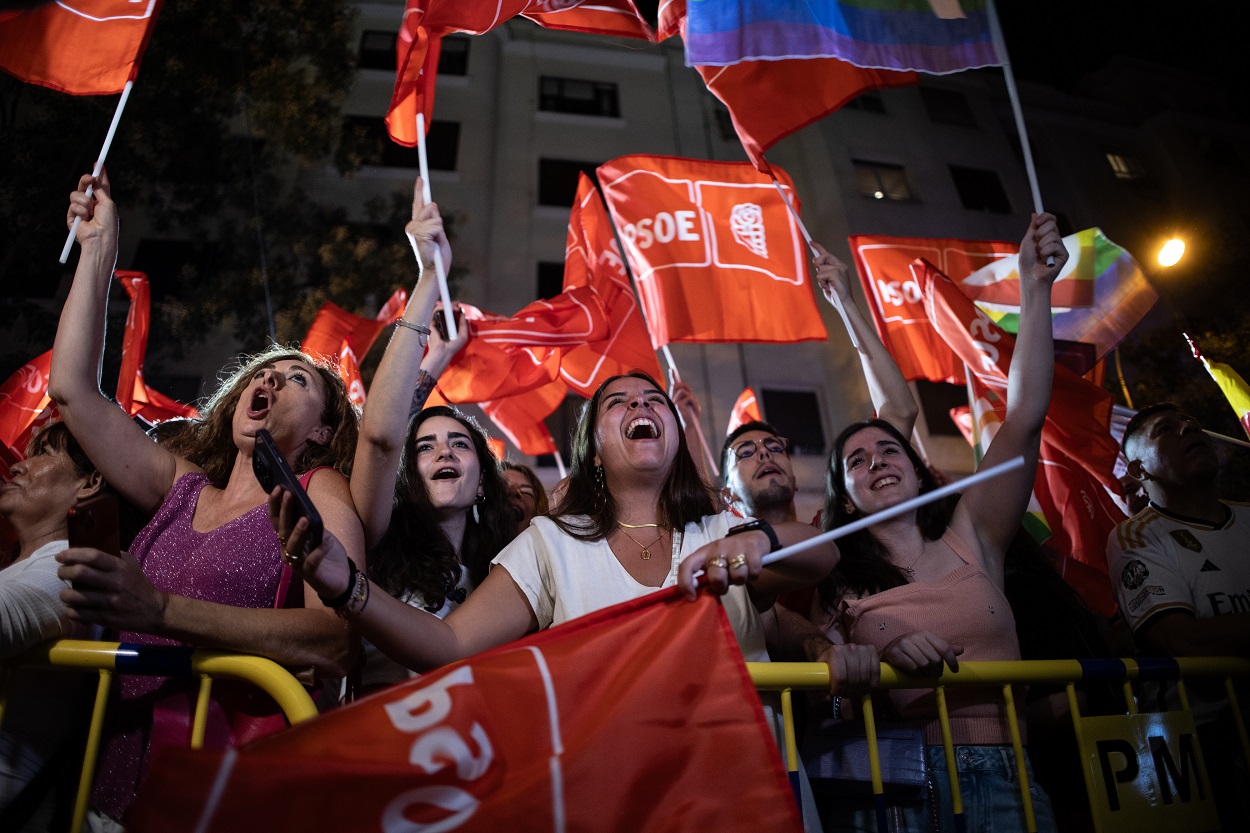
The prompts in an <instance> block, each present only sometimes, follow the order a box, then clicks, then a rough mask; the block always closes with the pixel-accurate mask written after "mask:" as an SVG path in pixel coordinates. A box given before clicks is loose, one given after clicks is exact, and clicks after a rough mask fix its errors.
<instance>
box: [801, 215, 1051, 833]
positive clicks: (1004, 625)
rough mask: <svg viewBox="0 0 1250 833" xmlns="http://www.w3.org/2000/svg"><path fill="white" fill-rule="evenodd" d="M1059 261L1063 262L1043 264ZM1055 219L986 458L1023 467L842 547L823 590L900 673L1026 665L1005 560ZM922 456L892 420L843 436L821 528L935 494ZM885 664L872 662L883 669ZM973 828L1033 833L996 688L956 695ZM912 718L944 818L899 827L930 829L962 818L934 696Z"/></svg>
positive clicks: (902, 697)
mask: <svg viewBox="0 0 1250 833" xmlns="http://www.w3.org/2000/svg"><path fill="white" fill-rule="evenodd" d="M1048 257H1051V258H1053V259H1054V260H1053V265H1051V266H1048V265H1047V264H1046V260H1047V258H1048ZM1067 259H1068V255H1067V251H1066V250H1065V248H1064V246H1063V241H1062V239H1061V238H1060V235H1059V231H1058V228H1057V226H1056V224H1055V218H1054V217H1053V216H1051V215H1049V214H1040V215H1034V216H1033V219H1032V222H1031V223H1030V225H1029V230H1028V232H1027V233H1026V234H1025V237H1024V240H1023V241H1022V242H1021V244H1020V264H1019V269H1020V295H1021V298H1020V329H1019V334H1018V336H1017V339H1016V349H1015V351H1014V353H1013V355H1012V359H1011V369H1010V374H1009V381H1008V386H1007V416H1006V418H1005V419H1004V421H1003V424H1002V426H1001V428H1000V429H999V431H998V433H997V435H996V436H995V437H994V442H993V444H992V445H991V446H990V448H989V450H988V451H987V452H986V455H985V458H984V460H983V463H984V465H986V466H992V465H995V464H997V463H1001V462H1004V461H1006V460H1009V459H1011V458H1013V457H1016V456H1019V455H1023V456H1024V458H1025V461H1026V465H1025V466H1024V467H1023V468H1020V469H1017V470H1015V471H1013V472H1010V473H1008V474H1005V475H1002V476H1000V477H997V478H995V479H993V480H991V481H989V482H987V483H984V484H981V485H980V486H976V487H973V488H970V489H969V490H968V491H967V492H966V493H965V494H964V496H963V497H962V499H961V500H960V501H959V503H958V505H957V506H956V507H955V509H954V511H953V512H951V513H948V512H946V511H945V510H944V508H943V507H941V506H936V505H930V506H929V507H926V508H924V509H921V510H919V511H917V512H913V513H910V514H906V515H903V516H901V517H899V518H896V519H894V520H892V521H887V522H884V523H881V524H878V525H876V526H873V527H871V528H870V529H868V530H865V531H863V532H860V533H858V534H854V535H849V536H847V537H846V538H843V539H841V540H840V541H839V542H838V544H839V549H840V550H841V553H842V558H841V560H840V562H839V564H838V567H837V569H836V570H835V571H834V572H833V573H832V574H831V575H830V577H829V578H828V579H826V581H825V582H824V583H823V584H822V586H821V603H822V605H823V606H824V608H825V610H826V611H827V612H828V614H829V617H830V620H831V624H832V626H833V628H832V629H831V630H833V629H836V632H835V634H834V635H835V637H836V636H841V637H842V639H844V640H845V641H847V642H850V643H853V644H858V645H869V646H872V647H873V648H875V649H876V651H877V653H878V654H879V656H880V658H881V660H883V661H885V662H888V663H890V664H891V665H893V666H894V667H895V668H897V669H899V670H901V671H908V672H911V673H916V674H925V675H936V674H939V673H941V671H942V667H943V665H948V666H949V667H950V669H951V670H952V671H956V670H958V668H959V658H960V657H963V658H964V659H967V660H1014V659H1019V658H1020V650H1019V645H1018V644H1017V641H1016V634H1015V620H1014V618H1013V617H1012V613H1011V608H1010V606H1009V605H1008V604H1007V599H1006V597H1005V596H1003V592H1002V591H1003V559H1004V553H1005V552H1006V549H1007V545H1008V544H1009V543H1010V542H1011V539H1012V537H1013V536H1014V535H1015V533H1016V531H1017V530H1018V529H1019V527H1020V521H1021V518H1022V517H1023V516H1024V511H1025V508H1026V506H1027V504H1028V499H1029V493H1030V490H1031V488H1032V486H1033V477H1034V472H1035V469H1036V466H1037V457H1038V443H1039V440H1040V438H1041V431H1042V424H1043V422H1044V420H1045V417H1046V409H1047V406H1048V404H1049V401H1050V386H1051V377H1052V375H1053V372H1054V359H1053V356H1054V347H1053V343H1052V338H1051V326H1050V294H1051V285H1052V284H1053V282H1054V280H1055V278H1056V277H1057V276H1058V275H1059V272H1060V270H1061V269H1062V268H1063V265H1064V263H1065V262H1066V261H1067ZM936 485H937V484H936V483H935V482H934V479H933V476H932V475H931V474H930V473H929V471H928V469H927V468H926V467H925V464H924V462H923V461H922V460H921V459H920V456H919V455H918V454H917V453H916V452H915V450H914V449H913V448H912V447H911V445H910V444H909V443H908V442H907V440H906V439H905V438H904V437H903V436H902V435H901V434H900V433H899V432H898V430H897V429H895V428H894V427H893V426H892V425H891V424H890V423H888V422H885V421H882V420H871V421H868V422H863V423H858V424H855V425H852V426H851V427H849V428H847V429H846V430H845V431H843V432H842V434H841V435H840V436H839V437H838V439H837V440H836V441H835V444H834V450H833V455H832V458H831V460H830V469H829V477H828V488H827V490H826V499H825V510H824V515H823V518H824V525H825V528H826V529H833V528H836V527H838V526H841V525H842V524H845V523H849V522H850V521H852V520H854V519H856V518H859V517H863V516H866V515H871V514H872V513H874V512H877V511H880V510H882V509H887V508H889V507H891V506H895V505H897V504H898V503H901V502H902V501H905V500H908V499H910V498H913V497H915V496H916V495H918V494H921V493H924V492H927V491H930V490H932V489H934V488H935V487H936ZM873 665H874V666H875V663H874V664H873ZM947 697H948V705H949V707H950V716H951V729H952V733H953V735H954V741H955V744H956V760H957V761H958V763H959V770H960V790H961V792H962V795H963V800H964V818H965V820H966V821H967V823H968V829H973V830H994V831H999V830H1023V829H1024V813H1023V810H1022V809H1021V808H1020V797H1019V788H1018V786H1017V784H1016V772H1015V765H1014V760H1013V757H1012V753H1011V748H1010V746H1009V744H1010V736H1009V734H1008V727H1007V726H1006V724H1005V720H1004V715H1003V709H1002V706H1001V705H1000V703H999V699H1000V698H999V697H998V696H997V692H987V691H983V690H978V689H974V690H969V691H967V692H960V691H954V692H950V693H948V695H947ZM891 700H892V703H893V705H894V708H895V709H896V710H897V711H898V713H899V714H900V715H901V716H902V717H903V718H904V719H906V720H909V721H912V722H919V723H923V724H925V734H926V742H927V743H928V744H931V745H930V746H929V747H928V762H929V768H930V772H931V778H930V782H931V786H932V788H933V790H934V791H935V793H936V796H937V810H938V811H937V812H936V813H930V812H926V808H925V807H924V805H923V803H922V802H915V803H913V805H911V806H903V807H902V812H899V813H897V814H896V817H897V820H898V821H899V822H900V826H899V828H898V829H907V830H913V829H915V830H924V829H926V822H927V821H928V819H929V817H930V816H933V817H936V818H937V820H938V823H939V827H940V828H941V829H943V830H944V829H946V828H947V826H950V825H952V824H953V821H952V815H951V807H950V803H951V800H950V793H949V787H948V785H947V777H946V762H945V757H944V755H943V751H942V747H941V746H940V743H941V735H940V731H939V729H938V727H937V723H936V718H937V708H936V704H935V701H934V695H933V692H932V691H931V690H929V689H920V690H904V691H896V692H892V694H891ZM1033 794H1034V797H1035V798H1034V807H1035V810H1036V811H1037V823H1038V829H1039V830H1053V829H1054V821H1053V818H1052V816H1051V814H1050V807H1049V804H1048V802H1047V801H1046V799H1045V796H1044V795H1043V794H1042V793H1041V792H1040V790H1037V789H1036V788H1035V789H1034V792H1033ZM854 804H855V802H853V801H851V802H842V803H841V805H840V808H839V809H838V812H839V815H840V816H841V818H840V819H839V820H838V824H839V825H840V826H839V827H837V828H836V829H865V830H874V829H876V825H875V820H874V819H873V815H872V812H871V808H870V807H868V808H862V809H863V810H865V811H866V812H862V813H861V812H859V808H856V807H854Z"/></svg>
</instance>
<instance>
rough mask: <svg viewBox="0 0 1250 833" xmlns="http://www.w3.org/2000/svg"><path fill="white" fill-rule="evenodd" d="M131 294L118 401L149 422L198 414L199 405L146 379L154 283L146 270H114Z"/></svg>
mask: <svg viewBox="0 0 1250 833" xmlns="http://www.w3.org/2000/svg"><path fill="white" fill-rule="evenodd" d="M113 277H115V278H117V282H118V283H120V284H121V285H122V288H124V289H125V290H126V294H127V295H129V296H130V311H129V312H128V313H126V331H125V335H124V336H123V337H122V365H121V369H120V370H119V371H118V373H117V404H118V405H120V406H121V407H122V409H123V410H124V411H125V412H126V413H128V414H130V415H131V416H137V417H141V418H142V419H143V420H144V421H145V422H147V423H148V424H149V425H155V424H156V423H158V422H164V421H165V420H167V419H179V418H181V417H194V416H196V415H197V414H198V411H196V409H195V408H193V407H192V406H190V405H184V404H182V403H181V402H179V401H177V400H176V399H173V398H171V397H169V396H166V395H165V394H163V393H161V392H160V391H157V390H153V389H152V388H150V387H148V385H147V382H145V381H144V380H143V360H144V359H145V358H146V357H147V354H148V328H149V327H150V326H151V323H152V285H151V284H150V283H149V282H148V276H147V275H146V274H144V273H143V272H131V271H129V270H125V269H118V270H117V271H116V272H114V273H113Z"/></svg>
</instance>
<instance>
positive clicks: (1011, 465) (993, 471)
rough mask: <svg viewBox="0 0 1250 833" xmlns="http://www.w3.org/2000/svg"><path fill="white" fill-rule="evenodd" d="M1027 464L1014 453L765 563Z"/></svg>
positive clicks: (788, 549) (793, 546)
mask: <svg viewBox="0 0 1250 833" xmlns="http://www.w3.org/2000/svg"><path fill="white" fill-rule="evenodd" d="M1023 465H1024V457H1023V456H1020V457H1012V458H1011V459H1010V460H1008V461H1007V462H1005V463H999V464H998V465H997V466H990V467H989V468H988V469H985V470H984V471H979V472H977V473H976V474H973V475H970V476H969V477H965V478H964V479H963V480H960V481H957V482H955V483H951V484H949V485H946V486H943V487H941V488H940V489H934V490H933V491H932V492H925V493H924V494H923V495H919V496H917V497H914V498H912V499H911V500H905V501H903V502H902V503H900V504H899V505H898V506H891V507H890V508H889V509H883V510H881V511H880V512H877V513H875V514H872V515H869V516H868V517H866V518H860V519H859V520H858V521H854V522H852V523H849V524H847V525H846V526H840V527H838V528H837V529H831V530H829V531H828V532H825V533H822V534H820V535H817V536H816V537H815V538H808V539H807V540H806V541H800V542H799V543H797V544H791V545H790V546H788V547H782V548H781V549H779V550H777V551H776V552H773V553H769V554H768V555H766V556H764V564H765V565H768V564H773V563H776V562H778V561H781V560H782V559H784V558H789V557H790V556H792V555H794V554H796V553H800V552H804V551H805V550H809V549H811V548H812V547H818V546H820V545H821V544H827V543H828V542H830V541H835V540H837V539H838V538H843V537H845V536H847V535H850V534H851V533H852V532H859V531H860V530H861V529H867V528H868V527H870V526H875V525H876V524H879V523H881V522H882V521H888V520H890V519H891V518H897V517H898V516H899V515H905V514H907V513H908V512H911V511H914V510H916V509H919V508H920V507H922V506H926V505H928V504H930V503H934V502H936V501H939V500H941V499H942V498H945V497H949V496H951V495H953V494H956V493H957V492H962V491H964V490H965V489H968V488H971V487H972V486H975V485H977V484H978V483H984V482H985V481H986V480H990V479H992V478H995V477H998V476H999V475H1000V474H1006V473H1007V472H1009V471H1014V470H1016V469H1018V468H1020V467H1021V466H1023Z"/></svg>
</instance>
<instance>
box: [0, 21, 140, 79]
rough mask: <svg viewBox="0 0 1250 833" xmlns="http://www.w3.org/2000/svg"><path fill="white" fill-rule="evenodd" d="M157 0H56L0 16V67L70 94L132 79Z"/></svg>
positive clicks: (22, 77) (21, 77)
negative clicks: (55, 0)
mask: <svg viewBox="0 0 1250 833" xmlns="http://www.w3.org/2000/svg"><path fill="white" fill-rule="evenodd" d="M161 2H162V0H57V2H55V3H44V4H42V5H39V6H36V7H34V8H30V9H26V10H23V11H15V12H11V13H7V14H6V15H5V16H4V17H0V69H3V70H4V71H5V72H8V73H9V74H11V75H14V76H16V77H18V78H20V79H21V80H23V81H25V82H27V83H29V84H39V85H40V86H44V87H51V88H52V89H54V90H60V91H61V92H63V93H69V94H71V95H111V94H114V93H119V92H121V91H122V88H123V87H124V86H126V82H127V81H129V80H131V79H133V78H134V75H135V72H136V71H137V70H138V68H139V60H140V59H141V58H142V57H143V50H144V49H146V48H147V45H148V39H149V38H150V37H151V36H152V24H153V23H155V22H156V15H157V14H158V13H159V12H160V8H161Z"/></svg>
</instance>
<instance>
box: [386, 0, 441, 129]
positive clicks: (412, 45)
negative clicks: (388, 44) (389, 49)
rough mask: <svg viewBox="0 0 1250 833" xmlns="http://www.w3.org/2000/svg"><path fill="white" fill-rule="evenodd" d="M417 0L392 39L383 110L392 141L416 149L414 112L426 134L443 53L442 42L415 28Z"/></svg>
mask: <svg viewBox="0 0 1250 833" xmlns="http://www.w3.org/2000/svg"><path fill="white" fill-rule="evenodd" d="M415 2H417V0H409V3H408V8H406V9H404V22H403V23H402V24H400V27H399V37H398V38H396V40H395V66H396V67H397V68H398V69H397V70H396V72H395V90H394V92H392V93H391V103H390V106H388V107H387V108H386V132H387V133H388V134H390V137H391V140H392V141H393V142H395V143H397V144H401V145H404V146H405V147H416V146H417V141H418V137H417V113H424V114H425V129H426V132H429V129H430V122H431V120H432V119H433V118H434V85H435V79H436V78H437V76H438V59H439V56H440V55H441V54H442V51H443V48H442V43H443V39H442V38H441V37H440V36H438V35H431V34H430V33H429V31H428V30H426V28H425V27H423V26H418V25H416V23H415V22H413V21H416V20H419V19H420V18H421V14H420V12H419V11H416V10H415V9H414V8H413V4H414V3H415Z"/></svg>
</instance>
